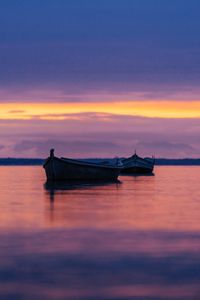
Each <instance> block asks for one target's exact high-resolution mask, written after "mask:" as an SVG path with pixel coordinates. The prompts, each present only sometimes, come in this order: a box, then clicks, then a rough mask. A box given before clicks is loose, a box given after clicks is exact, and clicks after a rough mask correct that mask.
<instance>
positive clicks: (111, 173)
mask: <svg viewBox="0 0 200 300" xmlns="http://www.w3.org/2000/svg"><path fill="white" fill-rule="evenodd" d="M43 167H44V169H45V172H46V176H47V180H48V181H60V180H67V181H70V180H80V181H85V180H86V181H87V180H90V181H99V180H100V181H101V180H104V181H107V180H108V181H115V180H117V177H118V175H119V173H120V168H118V167H117V165H116V166H113V165H106V164H98V163H92V162H89V161H83V160H76V159H70V158H58V157H55V156H54V149H51V150H50V156H49V157H48V158H47V159H46V161H45V163H44V165H43Z"/></svg>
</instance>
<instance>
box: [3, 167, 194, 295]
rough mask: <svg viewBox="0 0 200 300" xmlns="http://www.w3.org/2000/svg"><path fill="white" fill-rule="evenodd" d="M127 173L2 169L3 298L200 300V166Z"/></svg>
mask: <svg viewBox="0 0 200 300" xmlns="http://www.w3.org/2000/svg"><path fill="white" fill-rule="evenodd" d="M120 180H121V182H122V183H121V184H107V185H106V184H104V185H97V186H89V185H84V186H79V185H77V186H63V185H62V186H55V187H54V188H52V187H48V186H45V185H44V183H45V176H44V173H43V170H42V168H41V167H30V166H29V167H0V186H1V188H0V299H3V300H4V299H9V300H10V299H16V300H18V299H20V300H21V299H22V300H23V299H28V300H29V299H30V300H32V299H39V300H40V299H41V300H46V299H50V300H51V299H58V300H59V299H80V300H83V299H84V300H86V299H89V300H91V299H92V300H99V299H103V300H105V299H117V300H119V299H120V300H121V299H134V300H136V299H137V300H147V299H148V300H161V299H162V300H167V299H168V300H170V299H171V300H173V299H183V300H184V299H188V300H198V299H200V167H157V168H156V170H155V176H148V177H121V178H120Z"/></svg>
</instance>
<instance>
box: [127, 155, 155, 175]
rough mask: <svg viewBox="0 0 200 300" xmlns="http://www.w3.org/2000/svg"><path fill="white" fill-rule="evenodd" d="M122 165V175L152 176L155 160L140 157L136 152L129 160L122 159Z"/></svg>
mask: <svg viewBox="0 0 200 300" xmlns="http://www.w3.org/2000/svg"><path fill="white" fill-rule="evenodd" d="M121 163H122V165H123V166H122V168H121V174H136V175H137V174H152V173H153V169H154V164H155V159H154V158H152V159H151V158H142V157H139V156H138V155H137V154H136V152H135V154H134V155H132V156H131V157H129V158H122V159H121Z"/></svg>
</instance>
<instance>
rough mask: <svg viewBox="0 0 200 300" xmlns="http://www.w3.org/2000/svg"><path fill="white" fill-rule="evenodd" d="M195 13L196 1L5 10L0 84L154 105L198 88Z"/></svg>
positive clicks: (49, 4) (0, 15)
mask: <svg viewBox="0 0 200 300" xmlns="http://www.w3.org/2000/svg"><path fill="white" fill-rule="evenodd" d="M199 8H200V5H199V3H197V1H195V0H192V1H190V3H189V2H188V3H187V2H186V1H184V4H183V3H182V2H181V1H180V0H175V1H173V5H172V2H171V1H166V0H164V1H162V6H161V5H160V4H159V3H158V2H157V1H154V0H153V1H151V2H149V0H148V1H147V0H141V1H138V0H136V1H130V0H126V5H124V4H123V3H122V1H116V0H110V1H109V2H108V1H107V2H105V0H104V1H101V3H99V1H98V0H93V1H91V0H88V1H86V2H85V3H84V4H83V3H82V2H81V1H80V0H78V1H76V4H73V3H72V1H59V2H55V1H52V0H49V1H46V0H44V1H43V3H42V4H41V2H40V1H34V2H33V1H32V2H31V3H29V5H28V6H27V3H26V1H22V2H21V4H20V5H15V4H13V3H12V4H11V3H9V2H8V3H6V4H5V3H4V5H3V6H2V7H1V11H0V19H1V28H2V29H1V35H0V57H1V58H2V59H1V70H0V85H1V87H2V88H8V89H10V88H12V89H18V91H19V89H22V90H24V89H26V90H27V91H29V90H34V89H37V90H39V89H43V90H45V89H46V90H48V89H49V88H50V89H51V90H56V91H62V92H64V93H65V94H67V93H69V94H70V93H71V94H72V93H73V94H75V93H78V94H79V95H80V94H81V93H86V94H90V93H92V92H93V91H99V93H100V91H107V92H108V91H111V94H113V93H124V94H126V93H127V91H129V92H138V91H139V92H143V91H146V92H147V94H148V95H149V97H157V98H158V97H163V96H162V95H163V93H164V95H165V96H166V95H167V93H169V94H170V93H173V91H176V92H181V91H183V90H185V88H186V89H194V88H197V87H198V86H199V81H200V74H199V67H198V66H199V62H200V58H199V49H200V38H199V29H200V20H199V16H198V14H197V11H198V9H199ZM22 94H23V92H22ZM58 98H59V97H58ZM52 101H53V100H52ZM74 101H75V99H74Z"/></svg>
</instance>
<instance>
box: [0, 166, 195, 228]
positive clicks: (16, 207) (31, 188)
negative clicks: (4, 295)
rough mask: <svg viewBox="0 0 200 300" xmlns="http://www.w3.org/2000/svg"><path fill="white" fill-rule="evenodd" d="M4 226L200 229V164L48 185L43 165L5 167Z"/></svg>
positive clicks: (1, 171)
mask: <svg viewBox="0 0 200 300" xmlns="http://www.w3.org/2000/svg"><path fill="white" fill-rule="evenodd" d="M0 180H1V191H0V193H1V203H0V206H1V207H0V208H1V209H0V229H12V228H16V227H21V228H29V229H35V228H41V229H42V228H48V227H55V228H58V227H59V228H80V227H81V228H121V229H142V230H146V229H153V230H154V229H156V230H183V231H190V230H191V231H198V230H200V223H199V215H200V201H199V199H200V190H199V182H200V168H199V167H157V168H156V170H155V176H148V177H131V176H130V177H121V178H120V180H121V184H108V185H102V186H101V185H97V186H82V187H80V186H78V187H75V188H74V187H71V188H70V187H69V186H68V185H67V184H66V185H65V186H64V187H61V188H55V189H53V188H48V189H46V188H45V187H44V182H45V175H44V171H43V170H42V167H0Z"/></svg>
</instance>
